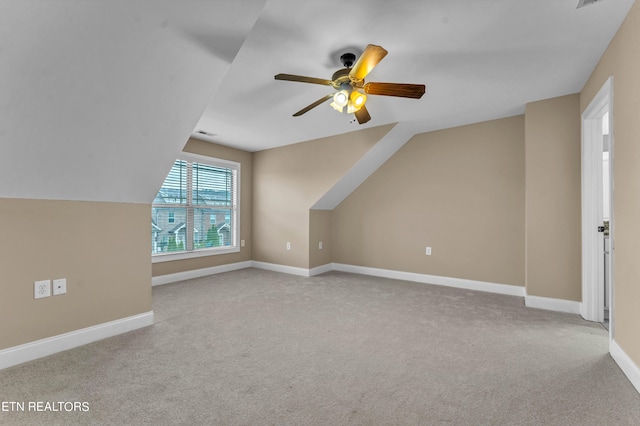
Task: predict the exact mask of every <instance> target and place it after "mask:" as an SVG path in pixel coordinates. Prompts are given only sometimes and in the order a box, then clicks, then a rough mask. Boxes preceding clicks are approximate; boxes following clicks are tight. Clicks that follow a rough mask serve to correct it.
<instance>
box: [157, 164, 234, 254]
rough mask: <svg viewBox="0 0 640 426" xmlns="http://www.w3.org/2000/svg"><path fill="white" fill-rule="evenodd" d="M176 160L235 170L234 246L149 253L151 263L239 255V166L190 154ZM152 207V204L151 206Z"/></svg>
mask: <svg viewBox="0 0 640 426" xmlns="http://www.w3.org/2000/svg"><path fill="white" fill-rule="evenodd" d="M176 160H182V161H190V162H196V163H202V164H206V165H208V166H214V167H216V166H218V167H224V168H234V169H236V171H237V173H236V191H235V197H236V208H235V211H236V220H235V230H236V232H235V241H234V243H235V245H233V246H223V247H213V248H207V249H199V250H192V251H181V252H178V253H151V263H161V262H172V261H175V260H185V259H193V258H198V257H206V256H216V255H220V254H230V253H239V252H240V225H241V224H240V207H241V203H240V195H241V194H240V191H241V187H242V185H241V182H242V173H241V164H240V163H239V162H236V161H231V160H225V159H222V158H216V157H209V156H206V155H200V154H192V153H190V152H183V153H182V154H180V155H179V156H178V158H176ZM151 205H152V206H153V203H152V204H151ZM185 207H186V206H185Z"/></svg>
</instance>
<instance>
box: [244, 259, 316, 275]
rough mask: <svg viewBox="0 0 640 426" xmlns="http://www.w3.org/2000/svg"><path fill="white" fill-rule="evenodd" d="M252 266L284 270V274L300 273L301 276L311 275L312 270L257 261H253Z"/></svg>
mask: <svg viewBox="0 0 640 426" xmlns="http://www.w3.org/2000/svg"><path fill="white" fill-rule="evenodd" d="M251 266H252V267H254V268H257V269H264V270H266V271H273V272H282V273H284V274H290V275H298V276H300V277H308V276H310V270H309V269H305V268H298V267H295V266H287V265H278V264H276V263H267V262H257V261H255V260H254V261H252V262H251Z"/></svg>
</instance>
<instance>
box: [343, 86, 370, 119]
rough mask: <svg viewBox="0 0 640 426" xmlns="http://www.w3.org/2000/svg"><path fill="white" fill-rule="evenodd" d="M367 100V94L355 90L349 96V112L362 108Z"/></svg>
mask: <svg viewBox="0 0 640 426" xmlns="http://www.w3.org/2000/svg"><path fill="white" fill-rule="evenodd" d="M366 102H367V95H365V94H364V93H360V92H358V91H356V90H354V91H353V92H351V95H350V96H349V104H348V105H347V113H349V114H353V113H354V112H356V111H358V110H360V108H362V107H363V106H364V104H365V103H366Z"/></svg>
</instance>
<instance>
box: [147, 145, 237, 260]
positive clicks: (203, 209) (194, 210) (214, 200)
mask: <svg viewBox="0 0 640 426" xmlns="http://www.w3.org/2000/svg"><path fill="white" fill-rule="evenodd" d="M238 172H239V165H238V164H237V163H231V162H226V161H225V162H220V161H216V160H215V159H212V160H211V161H210V162H209V161H206V162H195V161H191V160H190V159H188V158H186V157H185V158H181V159H178V160H176V162H175V163H174V164H173V167H172V168H171V171H170V172H169V175H168V176H167V178H166V179H165V181H164V183H163V184H162V187H161V188H160V191H158V194H157V195H156V198H155V199H154V201H153V205H152V209H151V235H152V241H151V252H152V254H156V255H157V254H163V253H177V252H191V251H196V250H211V251H212V252H213V251H215V250H214V249H216V248H231V247H236V246H237V236H236V233H237V211H238V205H237V204H238V203H237V195H238V190H237V184H238Z"/></svg>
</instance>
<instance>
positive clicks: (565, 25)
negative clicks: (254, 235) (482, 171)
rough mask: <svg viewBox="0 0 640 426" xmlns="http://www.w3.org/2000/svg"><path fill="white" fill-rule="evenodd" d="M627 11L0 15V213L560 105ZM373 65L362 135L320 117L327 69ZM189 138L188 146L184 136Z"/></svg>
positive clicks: (617, 7) (477, 6) (462, 7)
mask: <svg viewBox="0 0 640 426" xmlns="http://www.w3.org/2000/svg"><path fill="white" fill-rule="evenodd" d="M632 3H633V0H602V1H599V2H596V3H595V4H593V5H590V6H588V7H584V8H581V9H579V10H576V5H577V0H536V1H529V2H525V1H514V0H459V1H451V0H430V1H421V0H407V1H394V2H391V1H388V0H326V1H317V2H316V1H296V0H266V1H265V0H243V1H239V0H215V1H213V0H212V1H202V0H56V1H52V0H0V159H1V160H2V166H1V167H0V182H1V183H2V184H1V185H0V198H39V199H67V200H87V201H117V202H134V203H150V202H151V201H152V199H153V197H154V195H155V193H156V192H157V190H158V188H159V186H160V185H161V183H162V181H163V179H164V177H165V175H166V173H167V171H168V170H169V168H170V166H171V164H172V162H173V160H174V159H175V157H176V156H177V155H178V154H179V153H180V151H181V149H182V147H183V146H184V144H185V143H186V141H187V139H188V137H189V136H190V135H191V134H192V133H194V132H197V131H198V130H203V131H206V132H209V133H213V134H216V136H213V137H205V136H200V135H199V136H197V137H200V138H201V139H204V140H208V141H211V142H217V143H221V144H225V145H229V146H233V147H236V148H241V149H245V150H248V151H258V150H262V149H267V148H272V147H276V146H281V145H285V144H291V143H296V142H301V141H305V140H310V139H315V138H320V137H326V136H331V135H335V134H340V133H345V132H349V131H353V130H357V129H359V128H365V127H370V126H379V125H383V124H388V123H395V122H404V123H408V124H410V125H411V128H415V129H416V132H423V131H428V130H435V129H439V128H446V127H451V126H456V125H461V124H467V123H472V122H477V121H483V120H488V119H494V118H500V117H505V116H509V115H514V114H519V113H522V112H523V111H524V105H525V104H526V103H527V102H531V101H535V100H539V99H545V98H550V97H554V96H560V95H564V94H569V93H575V92H578V91H579V90H580V89H581V88H582V86H583V84H584V82H585V81H586V79H587V77H588V76H589V74H590V73H591V71H592V70H593V68H594V66H595V65H596V63H597V61H598V59H599V58H600V56H601V54H602V53H603V52H604V50H605V48H606V46H607V44H608V43H609V41H610V40H611V38H612V37H613V35H614V34H615V32H616V30H617V28H618V27H619V25H620V23H621V22H622V20H623V18H624V16H625V15H626V13H627V12H628V10H629V8H630V6H631V4H632ZM368 43H373V44H379V45H381V46H383V47H385V48H386V49H387V50H388V51H389V54H388V55H387V57H386V58H385V59H384V60H383V61H382V62H381V63H380V64H379V65H378V66H377V67H376V68H375V69H374V70H373V72H372V73H371V74H370V75H369V77H368V80H369V81H392V82H407V83H425V84H426V85H427V94H426V95H425V96H424V97H423V98H422V99H421V100H418V101H416V100H407V99H396V98H390V97H380V96H376V97H374V96H371V97H370V98H369V101H368V104H367V106H368V109H369V111H370V113H371V115H372V117H373V119H372V120H371V121H370V122H369V123H368V124H366V125H364V126H359V125H358V124H354V123H352V121H353V117H351V116H349V115H346V114H339V113H337V112H335V111H334V110H332V109H331V108H330V107H329V105H321V106H319V107H318V108H316V109H314V110H312V111H310V112H308V113H307V114H305V115H303V116H302V117H298V118H294V117H292V116H291V114H292V113H294V112H295V111H298V110H299V109H301V108H302V107H304V106H306V105H308V104H310V103H311V102H313V101H315V100H317V99H318V98H320V97H322V96H323V95H325V94H328V93H330V92H331V90H332V89H330V88H328V87H325V86H319V85H311V84H301V83H293V82H284V81H275V80H274V79H273V76H274V75H275V74H277V73H280V72H283V73H291V74H302V75H309V76H312V77H320V78H330V76H331V74H332V73H333V72H334V71H335V70H337V69H338V68H340V67H341V65H340V63H339V59H338V58H339V56H340V54H341V53H343V52H345V51H353V52H355V53H359V52H360V51H361V50H362V49H364V47H365V46H366V45H367V44H368ZM194 135H197V133H194Z"/></svg>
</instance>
